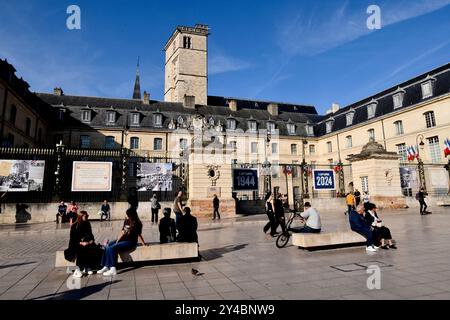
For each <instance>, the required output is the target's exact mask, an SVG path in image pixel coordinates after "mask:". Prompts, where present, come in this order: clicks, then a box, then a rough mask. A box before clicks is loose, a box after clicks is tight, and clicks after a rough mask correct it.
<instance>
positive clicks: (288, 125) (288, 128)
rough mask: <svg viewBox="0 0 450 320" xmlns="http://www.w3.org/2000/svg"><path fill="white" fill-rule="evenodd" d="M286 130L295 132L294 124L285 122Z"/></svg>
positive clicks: (291, 132) (290, 132)
mask: <svg viewBox="0 0 450 320" xmlns="http://www.w3.org/2000/svg"><path fill="white" fill-rule="evenodd" d="M287 130H288V133H289V134H295V124H293V123H288V124H287Z"/></svg>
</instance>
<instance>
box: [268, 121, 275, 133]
mask: <svg viewBox="0 0 450 320" xmlns="http://www.w3.org/2000/svg"><path fill="white" fill-rule="evenodd" d="M267 131H268V132H274V131H275V123H273V122H267Z"/></svg>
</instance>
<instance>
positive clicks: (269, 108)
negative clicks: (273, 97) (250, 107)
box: [267, 103, 278, 116]
mask: <svg viewBox="0 0 450 320" xmlns="http://www.w3.org/2000/svg"><path fill="white" fill-rule="evenodd" d="M267 111H268V112H269V113H270V115H272V116H277V115H278V104H276V103H269V105H268V106H267Z"/></svg>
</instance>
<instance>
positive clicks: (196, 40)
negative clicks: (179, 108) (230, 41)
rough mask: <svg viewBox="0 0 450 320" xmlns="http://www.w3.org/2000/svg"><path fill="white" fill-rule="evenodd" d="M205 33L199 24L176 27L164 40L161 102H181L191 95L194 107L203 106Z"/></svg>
mask: <svg viewBox="0 0 450 320" xmlns="http://www.w3.org/2000/svg"><path fill="white" fill-rule="evenodd" d="M208 30H209V29H208V26H207V25H203V24H196V25H195V27H184V26H178V27H177V28H176V30H175V31H174V33H173V34H172V36H171V37H170V39H169V41H167V43H166V45H165V47H164V51H165V52H166V61H165V62H166V64H165V79H164V101H167V102H184V99H185V97H186V96H194V97H195V104H200V105H206V104H207V97H208V35H209V32H208Z"/></svg>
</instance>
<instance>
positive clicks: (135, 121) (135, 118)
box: [131, 112, 139, 126]
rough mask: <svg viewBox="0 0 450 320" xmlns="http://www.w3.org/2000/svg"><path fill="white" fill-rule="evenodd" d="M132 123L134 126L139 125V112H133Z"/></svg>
mask: <svg viewBox="0 0 450 320" xmlns="http://www.w3.org/2000/svg"><path fill="white" fill-rule="evenodd" d="M131 124H132V125H134V126H138V125H139V113H137V112H133V113H132V114H131Z"/></svg>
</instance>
